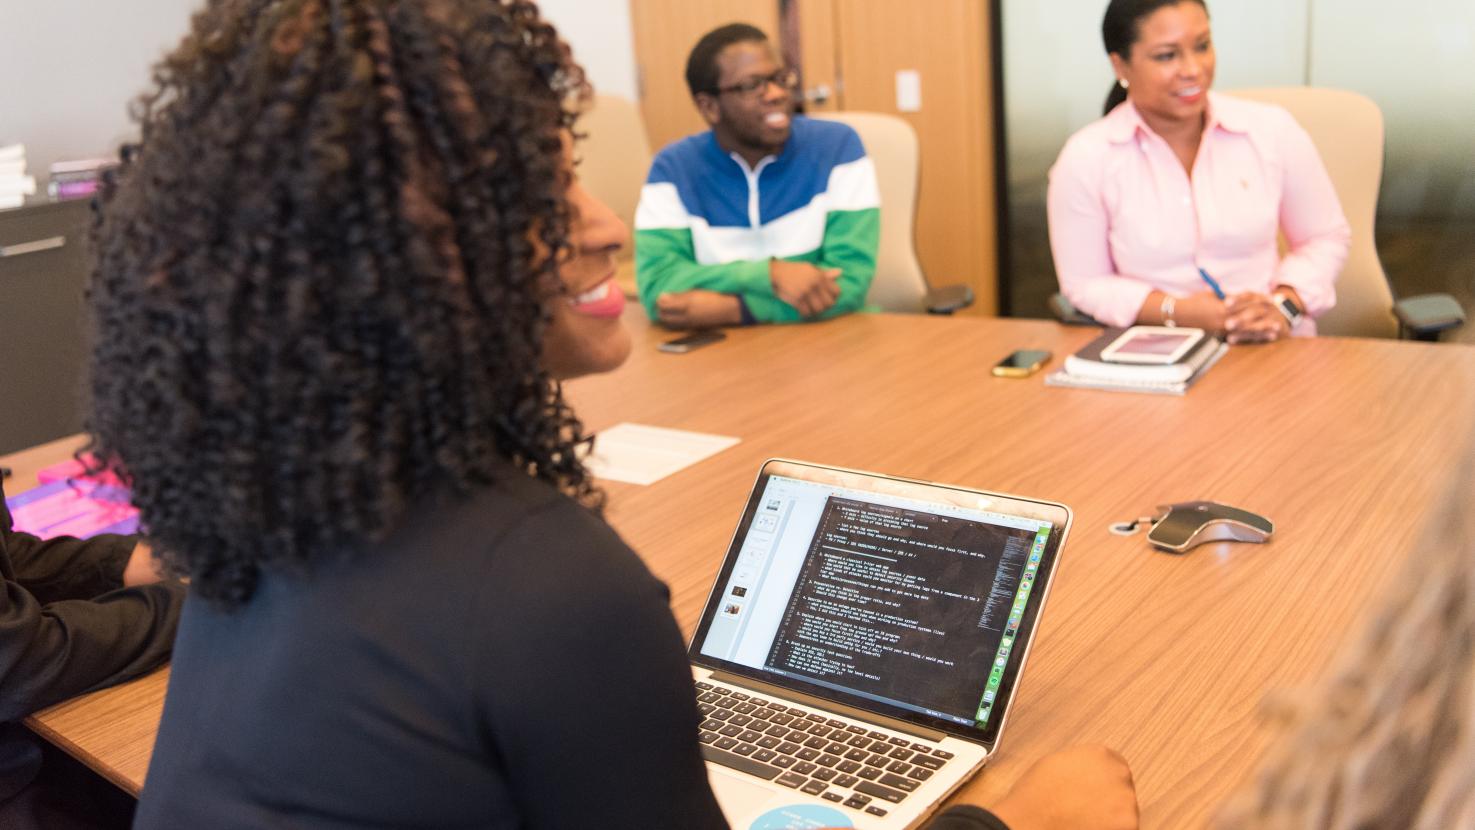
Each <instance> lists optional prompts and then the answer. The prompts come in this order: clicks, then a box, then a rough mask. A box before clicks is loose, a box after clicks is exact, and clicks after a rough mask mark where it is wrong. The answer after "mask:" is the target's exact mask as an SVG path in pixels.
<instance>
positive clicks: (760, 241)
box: [635, 116, 881, 322]
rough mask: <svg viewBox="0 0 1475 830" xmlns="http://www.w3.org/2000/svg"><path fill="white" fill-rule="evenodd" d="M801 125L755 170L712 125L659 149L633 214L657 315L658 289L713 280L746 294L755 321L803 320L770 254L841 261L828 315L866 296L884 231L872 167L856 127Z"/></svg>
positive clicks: (648, 305) (645, 295) (645, 284)
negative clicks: (783, 291) (784, 296)
mask: <svg viewBox="0 0 1475 830" xmlns="http://www.w3.org/2000/svg"><path fill="white" fill-rule="evenodd" d="M792 123H793V128H792V130H791V132H790V134H789V141H788V143H787V144H785V145H784V149H783V152H781V153H779V154H778V155H777V156H769V157H768V158H765V159H764V160H762V161H760V162H759V163H758V166H757V168H756V169H749V167H748V165H747V163H746V162H744V161H743V160H742V158H741V157H740V156H738V155H737V154H736V153H733V154H728V153H726V152H724V151H723V150H722V148H721V147H719V146H718V144H717V139H716V137H715V136H714V135H713V134H712V132H711V131H710V130H709V131H707V132H705V133H699V134H697V135H693V136H688V137H687V138H684V139H681V140H680V141H677V142H675V143H673V144H671V145H669V146H667V147H666V148H665V149H664V150H662V151H661V152H660V154H659V155H657V156H656V160H655V163H654V164H653V165H651V170H650V177H649V178H648V179H647V180H646V183H645V187H644V188H643V189H642V190H641V193H640V207H639V209H638V210H637V211H636V214H635V277H636V283H637V285H638V286H639V289H640V301H641V303H643V304H644V305H645V310H646V312H647V313H648V314H650V316H651V318H652V319H654V318H655V317H656V297H658V296H660V295H661V294H664V293H666V292H675V291H687V290H690V289H694V288H704V289H708V290H710V291H719V292H722V293H724V294H735V295H737V296H738V297H740V298H741V299H742V301H743V303H744V304H745V305H746V307H747V310H748V313H749V314H750V315H751V316H752V317H753V319H755V320H759V321H765V322H792V321H795V320H799V319H800V316H799V311H798V310H797V309H795V308H794V307H793V306H791V305H789V304H788V303H786V302H784V301H783V300H780V299H779V298H778V297H776V296H774V293H773V283H772V282H771V281H770V280H769V276H768V260H769V259H770V258H778V259H787V260H794V261H799V262H810V263H813V264H815V265H817V266H819V267H821V268H838V269H840V272H841V274H840V279H839V285H840V297H839V299H838V300H837V301H836V302H835V305H834V306H833V307H831V308H830V309H829V310H828V311H826V312H824V313H823V314H822V315H820V316H821V317H833V316H835V315H837V314H844V313H847V312H851V311H855V310H856V309H858V308H861V307H862V306H863V305H864V304H865V298H866V291H867V289H869V288H870V285H871V277H872V276H874V275H875V272H876V243H877V240H878V238H879V236H880V229H881V211H880V203H881V200H880V195H879V193H878V190H877V187H876V170H875V167H874V166H873V165H872V164H871V159H870V158H869V157H868V156H866V151H865V147H864V146H862V145H861V143H860V136H858V135H856V134H855V130H853V129H851V128H850V127H849V126H847V125H845V124H840V123H837V122H834V121H817V120H811V119H808V118H804V117H802V116H796V117H795V118H794V120H793V122H792Z"/></svg>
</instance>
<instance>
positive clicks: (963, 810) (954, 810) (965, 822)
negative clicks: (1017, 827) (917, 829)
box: [924, 804, 1009, 830]
mask: <svg viewBox="0 0 1475 830" xmlns="http://www.w3.org/2000/svg"><path fill="white" fill-rule="evenodd" d="M924 830H1009V825H1007V824H1005V823H1004V822H1002V821H1000V820H999V817H998V816H995V815H994V814H993V813H990V812H989V811H988V810H985V809H983V808H982V807H977V806H974V805H972V804H960V805H958V806H957V807H950V808H948V809H946V810H944V811H942V812H941V813H938V814H937V815H935V816H933V817H932V820H931V821H929V822H927V824H925V825H924Z"/></svg>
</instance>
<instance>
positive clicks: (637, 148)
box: [574, 95, 651, 229]
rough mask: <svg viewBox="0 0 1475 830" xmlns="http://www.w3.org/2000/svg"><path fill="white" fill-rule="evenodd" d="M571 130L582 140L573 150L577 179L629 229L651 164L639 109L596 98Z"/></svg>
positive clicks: (608, 97) (614, 98)
mask: <svg viewBox="0 0 1475 830" xmlns="http://www.w3.org/2000/svg"><path fill="white" fill-rule="evenodd" d="M574 130H575V132H578V133H582V134H584V135H585V136H586V137H585V138H584V140H582V141H580V142H579V143H578V144H577V146H576V147H575V149H574V155H575V156H577V157H578V158H579V168H578V171H579V180H580V181H581V182H583V184H584V186H585V187H586V188H588V189H589V192H590V193H592V194H594V195H595V196H596V197H598V199H599V200H600V201H601V202H604V203H605V204H606V205H608V206H609V208H610V210H612V211H614V213H615V215H616V216H618V217H620V220H621V221H623V222H624V223H625V227H627V228H631V229H633V228H634V227H635V206H636V205H637V204H639V203H640V188H641V187H643V186H644V185H645V177H646V176H647V175H648V174H649V173H650V162H651V151H650V139H648V138H646V135H645V119H644V118H643V117H642V116H641V114H640V107H639V106H637V105H636V103H635V102H634V101H631V100H630V99H628V98H621V97H619V96H617V95H596V96H595V97H594V101H593V103H592V105H591V107H590V108H589V109H588V110H586V111H585V112H584V114H583V115H582V116H580V118H579V121H578V123H577V124H575V125H574Z"/></svg>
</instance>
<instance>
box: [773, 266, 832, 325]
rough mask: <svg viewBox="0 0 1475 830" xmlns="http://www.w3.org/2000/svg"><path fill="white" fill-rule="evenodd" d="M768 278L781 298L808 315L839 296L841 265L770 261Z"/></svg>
mask: <svg viewBox="0 0 1475 830" xmlns="http://www.w3.org/2000/svg"><path fill="white" fill-rule="evenodd" d="M768 278H769V280H771V281H772V282H773V293H774V295H775V296H777V297H778V298H779V299H780V300H783V301H784V302H786V303H788V304H789V305H791V306H793V307H794V308H797V309H799V313H800V314H801V315H803V316H805V317H813V316H815V315H817V314H822V313H824V312H825V311H827V310H828V309H829V308H830V306H833V305H834V304H835V301H836V300H838V299H839V298H840V283H839V282H838V280H839V278H840V269H839V268H818V267H816V266H814V265H810V264H809V263H807V262H789V261H788V260H783V259H772V260H769V261H768Z"/></svg>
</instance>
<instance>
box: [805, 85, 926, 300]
mask: <svg viewBox="0 0 1475 830" xmlns="http://www.w3.org/2000/svg"><path fill="white" fill-rule="evenodd" d="M815 117H816V118H826V119H829V120H831V121H839V122H840V123H842V124H849V125H850V127H851V128H852V129H854V130H855V132H856V133H857V134H858V135H859V136H860V141H861V143H862V144H864V145H865V147H866V154H867V155H869V156H870V157H871V162H872V164H874V165H875V166H876V181H877V184H878V185H879V187H880V191H881V241H880V245H879V247H878V249H877V251H876V277H875V279H874V280H872V281H871V290H870V293H869V294H867V295H866V300H867V302H869V303H871V304H872V305H876V306H879V307H880V308H882V309H884V310H886V311H905V312H921V311H923V310H924V308H923V300H924V298H925V297H926V296H927V279H926V278H925V277H924V276H923V275H922V265H921V263H919V262H918V261H917V248H916V241H915V238H914V235H913V227H914V225H915V222H916V219H917V178H918V172H919V169H920V160H921V151H920V150H919V149H918V145H917V133H916V131H915V130H913V129H912V125H911V124H908V123H907V122H906V121H903V120H902V119H900V118H897V117H896V116H894V115H884V114H882V113H877V112H837V113H826V114H824V115H817V116H815Z"/></svg>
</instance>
